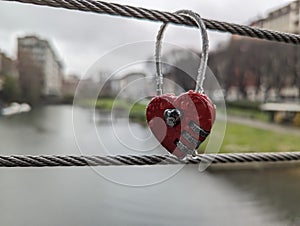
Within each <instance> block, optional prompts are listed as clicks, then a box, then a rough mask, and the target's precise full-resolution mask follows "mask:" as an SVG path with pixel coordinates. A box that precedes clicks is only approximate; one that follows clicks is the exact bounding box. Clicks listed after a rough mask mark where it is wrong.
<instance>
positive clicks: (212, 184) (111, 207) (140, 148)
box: [0, 106, 300, 226]
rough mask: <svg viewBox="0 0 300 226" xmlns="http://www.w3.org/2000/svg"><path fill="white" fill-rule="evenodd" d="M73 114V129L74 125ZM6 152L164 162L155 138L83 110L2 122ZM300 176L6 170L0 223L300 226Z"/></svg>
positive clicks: (0, 175)
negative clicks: (130, 157)
mask: <svg viewBox="0 0 300 226" xmlns="http://www.w3.org/2000/svg"><path fill="white" fill-rule="evenodd" d="M72 115H73V116H74V117H73V118H74V121H72ZM0 137H1V154H2V155H10V154H31V155H39V154H154V153H155V154H160V153H161V154H165V152H164V150H162V149H161V148H159V147H157V148H153V147H156V144H157V143H156V141H155V140H153V139H152V138H151V136H150V133H149V130H148V129H147V128H145V127H143V126H141V125H139V124H134V123H129V124H128V121H126V120H119V119H115V118H113V119H112V120H111V118H110V117H109V116H103V115H98V114H97V113H96V116H95V115H94V114H93V113H92V112H91V111H89V110H86V109H80V108H78V109H75V113H74V111H73V112H72V108H71V107H70V106H48V107H44V108H42V109H39V110H35V111H32V112H30V113H28V114H23V115H17V116H13V117H9V118H4V117H2V118H0ZM299 191H300V168H297V167H293V168H291V167H289V168H264V169H263V168H253V169H249V168H248V169H237V168H235V169H226V170H225V169H224V170H222V167H220V168H218V169H215V170H206V171H204V172H199V170H198V167H197V166H185V167H179V166H151V167H95V168H90V167H85V168H13V169H8V168H2V169H0V225H1V226H2V225H3V226H19V225H20V226H21V225H22V226H23V225H30V226H41V225H45V226H46V225H47V226H48V225H49V226H50V225H51V226H54V225H64V226H66V225H72V226H77V225H78V226H79V225H85V226H90V225H209V226H210V225H228V226H232V225H249V226H250V225H251V226H252V225H263V226H265V225H270V226H271V225H272V226H273V225H280V226H281V225H300V192H299Z"/></svg>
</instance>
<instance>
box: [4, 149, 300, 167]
mask: <svg viewBox="0 0 300 226" xmlns="http://www.w3.org/2000/svg"><path fill="white" fill-rule="evenodd" d="M299 160H300V152H283V153H230V154H200V155H197V156H196V157H188V158H185V159H179V158H177V157H175V156H173V155H115V156H99V155H91V156H79V155H78V156H76V155H40V156H31V155H12V156H0V167H72V166H77V167H78V166H133V165H134V166H144V165H158V166H159V165H178V164H199V163H201V162H202V163H211V164H229V163H230V164H234V163H252V162H270V163H271V162H287V161H299Z"/></svg>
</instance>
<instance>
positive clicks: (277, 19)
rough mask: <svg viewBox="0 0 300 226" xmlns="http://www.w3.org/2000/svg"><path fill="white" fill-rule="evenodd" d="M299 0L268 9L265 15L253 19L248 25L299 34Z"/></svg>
mask: <svg viewBox="0 0 300 226" xmlns="http://www.w3.org/2000/svg"><path fill="white" fill-rule="evenodd" d="M299 20H300V0H297V1H293V2H291V3H289V4H288V5H285V6H283V7H280V8H278V9H275V10H272V11H270V12H269V13H268V14H267V16H266V17H264V18H260V19H257V20H255V21H253V22H252V23H251V24H250V25H252V26H256V27H260V28H265V29H269V30H276V31H281V32H288V33H294V34H300V23H299Z"/></svg>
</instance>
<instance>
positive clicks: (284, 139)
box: [220, 123, 300, 153]
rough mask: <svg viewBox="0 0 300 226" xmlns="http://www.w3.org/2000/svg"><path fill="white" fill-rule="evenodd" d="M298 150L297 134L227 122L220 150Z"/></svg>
mask: <svg viewBox="0 0 300 226" xmlns="http://www.w3.org/2000/svg"><path fill="white" fill-rule="evenodd" d="M299 150H300V137H299V136H296V135H289V134H285V133H278V132H273V131H269V130H263V129H257V128H253V127H249V126H244V125H239V124H235V123H227V128H226V134H225V137H224V141H223V144H222V147H221V150H220V152H223V153H230V152H285V151H299Z"/></svg>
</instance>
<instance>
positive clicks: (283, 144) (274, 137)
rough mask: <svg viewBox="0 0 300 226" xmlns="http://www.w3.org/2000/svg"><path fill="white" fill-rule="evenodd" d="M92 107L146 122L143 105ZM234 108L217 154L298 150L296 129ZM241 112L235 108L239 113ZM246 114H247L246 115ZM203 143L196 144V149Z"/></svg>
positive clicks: (104, 101) (121, 102)
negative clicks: (124, 114) (126, 114)
mask: <svg viewBox="0 0 300 226" xmlns="http://www.w3.org/2000/svg"><path fill="white" fill-rule="evenodd" d="M95 108H96V109H98V110H105V111H112V110H113V111H116V110H119V111H125V112H129V118H130V119H131V120H132V121H135V122H138V123H142V124H144V125H146V119H145V109H146V104H145V103H142V102H138V103H135V104H132V103H130V102H127V101H125V100H117V101H114V100H113V99H100V100H98V101H97V102H96V104H95ZM233 112H235V113H236V112H237V111H236V110H235V109H234V108H229V109H228V121H227V125H226V133H225V137H224V140H223V144H222V146H221V149H220V152H221V153H230V152H284V151H286V152H288V151H298V150H299V147H300V129H298V128H295V127H289V126H282V125H277V124H273V123H270V122H267V121H268V120H267V115H265V114H260V113H259V112H257V111H254V110H251V109H250V110H249V111H248V110H244V112H243V115H242V116H240V115H239V114H238V116H237V114H234V113H233ZM240 112H241V111H238V113H240ZM247 116H248V117H247ZM204 147H205V144H203V145H201V146H200V150H201V149H203V148H204Z"/></svg>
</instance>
